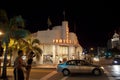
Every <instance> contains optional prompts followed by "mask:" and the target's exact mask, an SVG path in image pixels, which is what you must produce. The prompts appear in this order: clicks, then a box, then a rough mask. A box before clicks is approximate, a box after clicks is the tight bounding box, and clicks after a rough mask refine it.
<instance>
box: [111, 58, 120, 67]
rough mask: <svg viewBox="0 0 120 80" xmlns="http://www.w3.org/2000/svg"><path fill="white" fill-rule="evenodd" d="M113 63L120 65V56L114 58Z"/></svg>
mask: <svg viewBox="0 0 120 80" xmlns="http://www.w3.org/2000/svg"><path fill="white" fill-rule="evenodd" d="M112 64H113V65H120V57H116V58H114V59H113V62H112Z"/></svg>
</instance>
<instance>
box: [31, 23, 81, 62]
mask: <svg viewBox="0 0 120 80" xmlns="http://www.w3.org/2000/svg"><path fill="white" fill-rule="evenodd" d="M32 38H36V39H39V41H40V43H41V44H40V48H41V49H42V51H43V53H42V56H41V58H40V61H37V64H57V63H59V62H60V61H65V60H69V59H80V58H82V52H83V48H82V46H81V45H80V44H79V42H78V38H77V36H76V34H75V33H73V32H69V27H68V21H62V25H60V26H54V27H53V28H52V30H49V29H48V30H43V31H37V32H35V33H33V34H32Z"/></svg>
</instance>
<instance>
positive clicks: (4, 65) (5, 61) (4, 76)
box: [1, 42, 8, 80]
mask: <svg viewBox="0 0 120 80" xmlns="http://www.w3.org/2000/svg"><path fill="white" fill-rule="evenodd" d="M7 54H8V42H6V51H5V54H4V61H3V69H2V77H1V78H2V79H3V80H6V79H7V75H6V74H7V71H6V67H7Z"/></svg>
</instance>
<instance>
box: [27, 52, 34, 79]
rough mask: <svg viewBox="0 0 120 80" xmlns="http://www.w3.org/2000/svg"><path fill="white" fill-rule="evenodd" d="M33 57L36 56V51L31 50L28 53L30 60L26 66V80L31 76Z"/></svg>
mask: <svg viewBox="0 0 120 80" xmlns="http://www.w3.org/2000/svg"><path fill="white" fill-rule="evenodd" d="M33 57H34V52H33V51H31V52H30V53H29V55H28V60H27V66H26V70H27V71H26V80H29V76H30V71H31V66H32V62H33Z"/></svg>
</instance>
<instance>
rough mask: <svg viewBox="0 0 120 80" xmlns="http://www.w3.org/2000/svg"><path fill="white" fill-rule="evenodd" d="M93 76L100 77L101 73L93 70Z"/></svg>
mask: <svg viewBox="0 0 120 80" xmlns="http://www.w3.org/2000/svg"><path fill="white" fill-rule="evenodd" d="M93 74H94V75H95V76H99V75H101V71H100V70H99V69H94V70H93Z"/></svg>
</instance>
